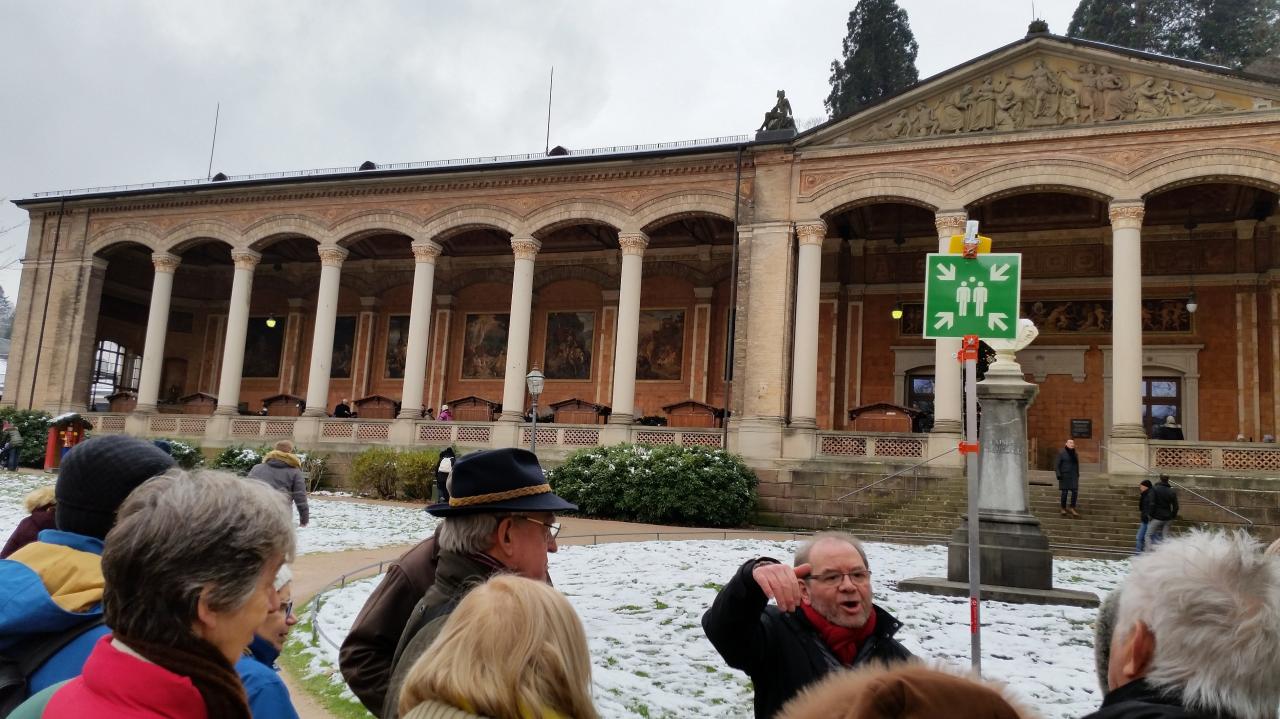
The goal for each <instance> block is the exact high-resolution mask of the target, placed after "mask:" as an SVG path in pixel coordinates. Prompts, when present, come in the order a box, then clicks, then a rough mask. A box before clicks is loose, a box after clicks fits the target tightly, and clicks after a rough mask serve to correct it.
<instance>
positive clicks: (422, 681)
mask: <svg viewBox="0 0 1280 719" xmlns="http://www.w3.org/2000/svg"><path fill="white" fill-rule="evenodd" d="M513 630H514V631H513ZM430 700H435V701H438V702H442V703H445V704H449V705H451V706H454V707H457V708H459V709H465V710H467V711H469V712H472V713H475V714H480V715H482V716H486V717H492V718H493V719H521V718H522V717H528V716H542V715H543V713H544V711H546V710H551V711H555V712H559V713H560V714H562V715H564V716H565V717H567V718H568V719H599V715H598V714H596V710H595V707H594V705H593V704H592V702H591V656H590V653H589V652H588V651H587V635H586V632H585V631H583V629H582V622H581V620H579V619H578V615H577V614H575V613H574V611H573V607H572V606H570V604H569V600H567V599H565V598H564V596H563V595H562V594H560V592H558V591H556V590H555V589H553V588H551V587H550V586H548V585H546V584H543V583H541V582H536V581H533V580H531V579H525V578H523V577H519V576H515V575H510V574H501V575H498V576H495V577H493V578H492V579H490V580H489V581H487V582H485V583H484V584H482V585H480V586H479V587H476V588H475V589H473V590H471V591H470V592H468V593H467V595H466V596H465V597H464V598H463V599H462V602H461V603H459V604H458V607H457V609H455V610H454V611H453V613H452V614H451V615H449V619H448V621H446V622H445V625H444V628H443V629H442V630H441V632H440V635H439V636H438V637H436V640H435V641H434V642H432V644H431V648H430V649H428V650H427V652H426V653H425V654H423V655H422V656H421V657H419V658H418V661H416V662H414V664H413V667H412V668H410V669H409V674H408V676H407V677H406V678H405V682H404V690H403V691H402V692H401V693H400V714H401V716H403V715H405V714H407V713H408V712H409V711H410V710H411V709H413V708H414V707H415V706H417V705H419V704H421V703H423V702H426V701H430Z"/></svg>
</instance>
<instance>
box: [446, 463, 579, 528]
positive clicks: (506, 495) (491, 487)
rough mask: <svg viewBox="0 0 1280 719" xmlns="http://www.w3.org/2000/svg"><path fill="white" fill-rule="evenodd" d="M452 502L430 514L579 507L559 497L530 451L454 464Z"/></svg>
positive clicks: (457, 514)
mask: <svg viewBox="0 0 1280 719" xmlns="http://www.w3.org/2000/svg"><path fill="white" fill-rule="evenodd" d="M449 487H450V489H449V501H448V502H441V503H439V504H433V505H431V506H430V507H427V511H428V512H430V513H431V514H433V515H435V516H437V517H456V516H459V515H464V514H481V513H494V512H573V511H577V509H578V505H576V504H571V503H569V502H566V501H564V500H563V499H561V498H560V497H557V496H556V494H555V492H552V491H551V485H550V484H548V483H547V477H546V475H545V474H543V472H542V467H541V466H539V465H538V457H537V455H535V454H534V453H533V452H530V451H529V450H527V449H491V450H488V451H485V452H475V453H472V454H468V455H467V456H465V457H463V458H461V459H459V460H457V461H456V462H454V463H453V474H452V475H451V476H450V478H449Z"/></svg>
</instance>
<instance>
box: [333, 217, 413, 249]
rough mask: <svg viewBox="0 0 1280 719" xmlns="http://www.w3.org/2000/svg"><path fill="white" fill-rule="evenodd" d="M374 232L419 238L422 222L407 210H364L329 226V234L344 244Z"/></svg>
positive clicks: (340, 243)
mask: <svg viewBox="0 0 1280 719" xmlns="http://www.w3.org/2000/svg"><path fill="white" fill-rule="evenodd" d="M376 232H394V233H397V234H401V235H405V236H407V237H409V238H410V240H411V241H412V240H417V239H420V237H421V234H422V222H421V221H420V220H419V219H418V218H416V217H414V216H413V215H410V214H409V213H407V212H401V211H399V210H386V209H383V210H364V211H363V212H357V213H356V214H354V215H352V216H350V217H348V218H346V219H344V220H341V221H339V222H337V223H335V224H333V225H332V226H330V228H329V234H330V236H331V237H333V238H334V239H335V240H337V242H338V244H339V245H343V244H346V243H348V242H352V241H355V240H358V239H360V238H361V237H364V236H366V235H369V234H373V233H376Z"/></svg>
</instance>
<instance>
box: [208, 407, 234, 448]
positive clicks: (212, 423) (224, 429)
mask: <svg viewBox="0 0 1280 719" xmlns="http://www.w3.org/2000/svg"><path fill="white" fill-rule="evenodd" d="M204 438H205V439H207V440H211V441H215V442H221V441H224V440H229V439H231V415H229V414H219V413H218V412H214V413H213V416H211V417H209V421H208V422H207V423H205V426H204Z"/></svg>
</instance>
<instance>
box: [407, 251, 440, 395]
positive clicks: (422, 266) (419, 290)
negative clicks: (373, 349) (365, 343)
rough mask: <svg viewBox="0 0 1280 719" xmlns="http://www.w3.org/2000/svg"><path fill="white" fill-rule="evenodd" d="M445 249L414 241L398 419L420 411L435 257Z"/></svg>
mask: <svg viewBox="0 0 1280 719" xmlns="http://www.w3.org/2000/svg"><path fill="white" fill-rule="evenodd" d="M443 251H444V248H443V247H441V246H440V245H438V244H436V243H434V242H415V243H413V262H414V264H413V300H412V301H411V303H410V305H409V346H408V347H407V348H406V350H405V361H404V386H403V391H402V392H401V394H400V419H418V417H419V416H420V415H421V413H422V384H423V382H424V380H425V379H426V374H427V340H428V339H429V337H430V334H431V295H432V293H433V292H434V289H435V281H436V258H437V257H439V256H440V253H441V252H443Z"/></svg>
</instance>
